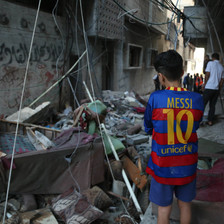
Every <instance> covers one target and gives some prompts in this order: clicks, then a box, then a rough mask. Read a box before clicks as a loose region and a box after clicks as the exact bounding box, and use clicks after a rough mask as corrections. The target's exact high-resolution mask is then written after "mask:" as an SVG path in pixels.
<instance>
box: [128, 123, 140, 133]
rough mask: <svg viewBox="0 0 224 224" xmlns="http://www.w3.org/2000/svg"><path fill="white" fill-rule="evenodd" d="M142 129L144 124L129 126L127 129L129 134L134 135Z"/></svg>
mask: <svg viewBox="0 0 224 224" xmlns="http://www.w3.org/2000/svg"><path fill="white" fill-rule="evenodd" d="M141 130H142V125H141V124H136V125H134V126H133V127H131V128H129V129H128V130H127V134H128V135H134V134H138V133H139V132H140V131H141Z"/></svg>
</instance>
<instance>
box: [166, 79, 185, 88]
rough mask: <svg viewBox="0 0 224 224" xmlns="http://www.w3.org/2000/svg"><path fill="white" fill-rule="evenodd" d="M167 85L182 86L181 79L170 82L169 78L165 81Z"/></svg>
mask: <svg viewBox="0 0 224 224" xmlns="http://www.w3.org/2000/svg"><path fill="white" fill-rule="evenodd" d="M165 87H166V88H167V87H181V84H180V82H179V81H173V82H170V81H168V80H166V83H165Z"/></svg>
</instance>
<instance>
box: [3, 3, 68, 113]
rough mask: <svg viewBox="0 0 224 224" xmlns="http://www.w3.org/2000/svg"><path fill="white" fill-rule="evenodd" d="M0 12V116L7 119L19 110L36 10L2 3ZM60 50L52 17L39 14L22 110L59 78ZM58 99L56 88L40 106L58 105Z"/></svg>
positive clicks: (57, 89)
mask: <svg viewBox="0 0 224 224" xmlns="http://www.w3.org/2000/svg"><path fill="white" fill-rule="evenodd" d="M0 8H1V12H3V14H4V15H5V17H6V18H7V19H6V21H8V22H6V23H1V24H0V29H1V32H0V40H1V42H0V105H1V110H0V113H1V114H5V115H9V114H11V113H13V112H15V111H17V110H18V108H19V104H20V98H21V92H22V86H23V81H24V75H25V68H26V63H27V59H28V53H29V48H30V42H31V36H32V31H33V25H34V20H35V16H36V10H35V9H31V8H27V7H22V6H19V5H16V4H13V3H9V2H6V1H2V0H1V1H0ZM57 20H58V23H59V25H60V26H61V20H60V18H58V17H57ZM61 27H62V26H61ZM44 29H45V30H44ZM62 50H63V44H62V41H61V38H60V35H59V34H58V32H57V31H56V30H55V23H54V21H53V18H52V15H51V14H49V13H45V12H40V14H39V18H38V22H37V28H36V34H35V39H34V44H33V48H32V54H31V59H30V64H29V70H28V74H27V82H26V87H25V94H24V104H23V105H24V106H27V105H29V104H30V103H31V102H32V101H33V100H34V99H36V98H37V97H38V96H39V95H40V94H41V93H42V92H44V91H45V90H46V89H47V88H49V87H50V86H51V85H52V84H53V83H54V82H55V81H56V80H57V79H58V78H59V77H61V74H62V72H63V71H62V67H61V66H62V65H63V60H62V59H61V58H59V56H60V54H61V52H62ZM64 69H65V67H64ZM58 99H59V88H58V87H56V88H54V89H53V90H52V91H51V92H50V93H49V94H47V95H46V96H45V97H44V98H42V100H41V101H40V102H43V101H51V102H52V103H53V104H57V103H58ZM40 102H39V103H40ZM39 103H37V104H39Z"/></svg>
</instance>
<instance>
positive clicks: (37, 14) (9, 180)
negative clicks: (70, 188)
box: [3, 0, 41, 224]
mask: <svg viewBox="0 0 224 224" xmlns="http://www.w3.org/2000/svg"><path fill="white" fill-rule="evenodd" d="M40 5H41V0H39V4H38V8H37V13H36V18H35V22H34V28H33V33H32V38H31V42H30V49H29V55H28V59H27V64H26V70H25V75H24V82H23V89H22V95H21V99H20V106H19V113H18V119H17V124H16V133H15V139H14V143H13V150H12V156H11V163H10V170H9V178H8V186H7V192H6V200H5V207H4V215H3V224H5V218H6V212H7V204H8V197H9V189H10V183H11V177H12V166H13V161H14V155H15V147H16V139H17V135H18V129H19V120H20V116H21V110H22V105H23V97H24V92H25V86H26V80H27V76H28V69H29V62H30V58H31V51H32V47H33V40H34V36H35V31H36V26H37V19H38V16H39V11H40Z"/></svg>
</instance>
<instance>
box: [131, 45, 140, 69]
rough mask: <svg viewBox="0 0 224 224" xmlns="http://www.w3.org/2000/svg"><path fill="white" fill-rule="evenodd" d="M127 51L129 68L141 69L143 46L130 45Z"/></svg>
mask: <svg viewBox="0 0 224 224" xmlns="http://www.w3.org/2000/svg"><path fill="white" fill-rule="evenodd" d="M127 50H128V51H127V68H141V67H142V54H143V53H142V52H143V50H142V46H139V45H136V44H128V48H127Z"/></svg>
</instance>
